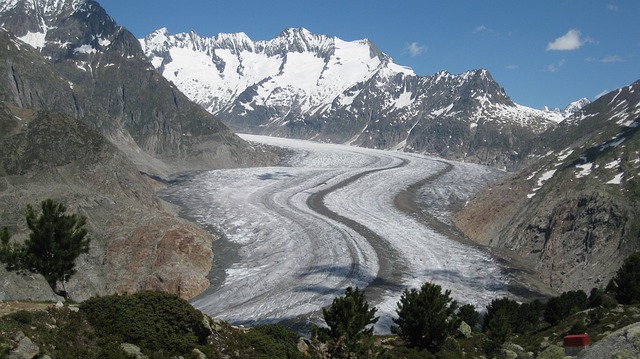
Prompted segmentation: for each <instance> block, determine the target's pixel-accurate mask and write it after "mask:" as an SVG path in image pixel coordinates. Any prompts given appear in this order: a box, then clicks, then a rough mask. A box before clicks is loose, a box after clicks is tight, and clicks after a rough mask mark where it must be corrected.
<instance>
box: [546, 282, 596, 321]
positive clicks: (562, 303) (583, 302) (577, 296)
mask: <svg viewBox="0 0 640 359" xmlns="http://www.w3.org/2000/svg"><path fill="white" fill-rule="evenodd" d="M588 306H589V300H588V298H587V293H585V292H583V291H581V290H576V291H569V292H564V293H562V294H561V295H560V296H559V297H553V298H551V299H549V301H548V302H547V305H546V307H545V309H544V320H546V321H547V322H549V323H550V324H551V325H556V324H558V323H560V321H561V320H563V319H565V318H567V317H569V316H570V315H571V314H574V313H577V312H579V311H582V310H585V309H587V307H588Z"/></svg>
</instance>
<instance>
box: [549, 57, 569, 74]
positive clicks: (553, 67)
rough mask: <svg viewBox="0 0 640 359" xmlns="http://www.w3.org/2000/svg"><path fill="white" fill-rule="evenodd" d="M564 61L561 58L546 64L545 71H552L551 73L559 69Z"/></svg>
mask: <svg viewBox="0 0 640 359" xmlns="http://www.w3.org/2000/svg"><path fill="white" fill-rule="evenodd" d="M565 62H566V61H565V60H564V59H562V60H560V61H559V62H558V63H555V64H550V65H549V66H547V68H546V70H545V71H547V72H552V73H553V72H558V71H560V68H561V67H562V66H564V63H565Z"/></svg>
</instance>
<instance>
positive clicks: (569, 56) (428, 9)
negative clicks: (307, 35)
mask: <svg viewBox="0 0 640 359" xmlns="http://www.w3.org/2000/svg"><path fill="white" fill-rule="evenodd" d="M98 2H99V3H100V4H101V5H102V6H103V7H104V8H105V9H106V10H107V12H108V13H109V14H110V15H111V16H112V17H113V18H114V19H115V20H116V21H117V22H118V23H119V24H121V25H123V26H125V27H126V28H128V29H129V30H130V31H131V32H133V34H134V35H136V36H137V37H139V38H140V37H144V36H145V35H147V34H148V33H150V32H152V31H154V30H156V29H158V28H161V27H166V28H168V29H169V32H170V33H172V34H175V33H179V32H187V31H195V32H197V33H199V34H200V35H204V36H214V35H216V34H218V33H221V32H244V33H246V34H247V35H248V36H249V37H250V38H251V39H252V40H254V41H255V40H269V39H272V38H274V37H276V36H277V35H278V34H279V33H280V32H281V31H282V30H283V29H285V28H290V27H304V28H306V29H308V30H309V31H311V32H312V33H316V34H325V35H330V36H336V37H338V38H340V39H343V40H347V41H351V40H359V39H364V38H368V39H370V40H371V41H372V42H373V43H375V44H376V45H377V46H378V48H379V49H380V50H381V51H383V52H384V53H386V54H388V55H389V56H391V57H392V58H393V59H394V61H395V62H396V63H398V64H400V65H404V66H409V67H411V68H413V69H414V71H415V72H416V73H417V74H418V75H424V76H428V75H432V74H433V73H435V72H436V71H439V70H447V71H449V72H451V73H454V74H459V73H462V72H465V71H469V70H474V69H479V68H487V69H488V70H489V72H490V73H491V74H492V75H493V77H494V79H495V80H496V81H497V82H498V83H499V84H500V85H501V86H502V87H504V89H505V91H506V92H507V94H508V95H509V96H511V98H512V99H513V100H514V101H516V102H518V103H520V104H522V105H526V106H531V107H535V108H542V107H543V106H549V107H560V108H563V107H565V106H566V105H568V104H569V103H570V102H572V101H575V100H578V99H579V98H582V97H587V98H589V99H590V100H593V99H595V98H596V97H597V96H599V95H601V94H603V93H605V92H607V91H612V90H614V89H616V88H618V87H622V86H626V85H628V84H630V83H632V82H634V81H636V80H639V79H640V26H638V23H639V20H638V19H640V1H638V0H612V1H596V0H536V1H519V0H496V1H491V0H486V1H479V0H478V1H475V0H474V1H471V0H469V1H461V0H460V1H458V0H441V1H431V0H397V1H374V0H369V1H364V0H342V1H335V0H324V1H318V0H316V1H309V0H271V1H264V0H260V1H256V0H243V1H217V0H190V1H177V0H134V1H124V0H98Z"/></svg>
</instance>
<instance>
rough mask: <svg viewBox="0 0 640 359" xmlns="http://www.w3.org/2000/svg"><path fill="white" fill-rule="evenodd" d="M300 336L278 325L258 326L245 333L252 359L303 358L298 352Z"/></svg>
mask: <svg viewBox="0 0 640 359" xmlns="http://www.w3.org/2000/svg"><path fill="white" fill-rule="evenodd" d="M299 338H300V335H299V334H297V333H295V332H292V331H290V330H287V329H285V328H284V327H282V326H280V325H259V326H256V327H254V328H253V329H251V330H249V331H248V332H247V333H246V339H247V341H248V344H249V347H250V348H253V349H254V350H255V353H253V355H251V357H253V358H265V359H266V358H304V356H303V355H302V353H300V352H299V351H298V348H297V345H298V339H299Z"/></svg>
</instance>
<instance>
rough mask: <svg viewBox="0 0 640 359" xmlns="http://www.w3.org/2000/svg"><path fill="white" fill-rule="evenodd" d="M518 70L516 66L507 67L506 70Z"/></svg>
mask: <svg viewBox="0 0 640 359" xmlns="http://www.w3.org/2000/svg"><path fill="white" fill-rule="evenodd" d="M517 68H518V65H509V66H507V70H515V69H517Z"/></svg>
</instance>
